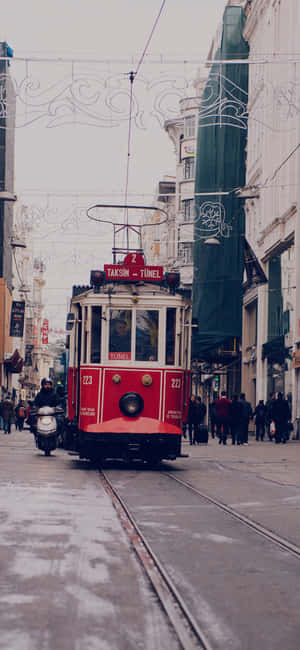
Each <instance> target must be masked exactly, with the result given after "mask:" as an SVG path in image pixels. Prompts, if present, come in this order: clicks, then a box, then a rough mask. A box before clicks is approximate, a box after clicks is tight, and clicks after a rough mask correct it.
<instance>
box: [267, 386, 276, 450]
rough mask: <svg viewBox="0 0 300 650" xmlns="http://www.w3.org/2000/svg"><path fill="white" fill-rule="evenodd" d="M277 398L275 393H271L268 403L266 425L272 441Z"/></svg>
mask: <svg viewBox="0 0 300 650" xmlns="http://www.w3.org/2000/svg"><path fill="white" fill-rule="evenodd" d="M275 400H276V395H275V393H270V397H269V399H268V401H267V403H266V427H267V433H268V438H269V440H270V441H271V442H273V436H272V435H271V422H273V406H274V404H275Z"/></svg>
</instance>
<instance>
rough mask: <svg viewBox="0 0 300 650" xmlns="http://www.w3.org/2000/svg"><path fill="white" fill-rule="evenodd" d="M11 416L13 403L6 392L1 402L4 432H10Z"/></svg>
mask: <svg viewBox="0 0 300 650" xmlns="http://www.w3.org/2000/svg"><path fill="white" fill-rule="evenodd" d="M13 416H14V405H13V402H12V400H11V399H10V393H7V395H6V397H5V398H4V400H3V402H2V418H3V428H4V433H10V432H11V425H12V422H13Z"/></svg>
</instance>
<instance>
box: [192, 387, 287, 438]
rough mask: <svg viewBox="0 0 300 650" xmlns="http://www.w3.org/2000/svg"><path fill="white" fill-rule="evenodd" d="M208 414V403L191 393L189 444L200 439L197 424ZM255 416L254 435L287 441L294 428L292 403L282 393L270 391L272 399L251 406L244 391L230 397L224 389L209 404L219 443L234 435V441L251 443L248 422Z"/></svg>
mask: <svg viewBox="0 0 300 650" xmlns="http://www.w3.org/2000/svg"><path fill="white" fill-rule="evenodd" d="M205 414H206V407H205V404H203V402H202V401H201V398H199V397H195V396H194V395H192V396H191V398H190V402H189V409H188V430H189V440H190V444H194V443H195V440H196V439H197V432H198V428H199V426H200V425H201V423H203V421H204V417H205ZM250 420H254V424H255V437H256V440H257V441H263V440H264V439H265V436H266V435H267V437H268V439H269V440H272V441H273V440H274V441H275V443H276V444H279V443H283V444H285V443H286V442H287V440H288V439H289V437H290V432H291V431H292V429H293V424H292V422H291V411H290V407H289V403H288V401H287V400H286V399H284V396H283V395H282V393H278V394H277V397H276V394H275V393H272V394H271V395H270V398H269V400H268V401H267V402H266V404H265V403H264V400H259V402H258V404H257V406H256V407H255V409H254V410H252V406H251V404H250V402H248V401H247V400H246V396H245V394H244V393H241V394H240V395H237V394H235V395H233V396H232V399H229V398H228V397H227V394H226V392H225V391H222V393H221V396H217V397H216V398H215V399H214V400H213V402H211V404H210V405H209V425H210V432H211V436H212V438H215V437H217V438H218V440H219V444H220V445H221V444H223V445H226V444H227V439H228V438H229V436H231V442H232V444H233V445H235V444H237V445H248V434H249V423H250Z"/></svg>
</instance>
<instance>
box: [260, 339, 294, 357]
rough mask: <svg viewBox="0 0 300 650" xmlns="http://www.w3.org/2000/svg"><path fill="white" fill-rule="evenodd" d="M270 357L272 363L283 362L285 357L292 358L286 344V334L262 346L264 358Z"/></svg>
mask: <svg viewBox="0 0 300 650" xmlns="http://www.w3.org/2000/svg"><path fill="white" fill-rule="evenodd" d="M266 358H267V359H268V361H269V362H270V363H279V364H283V363H284V362H285V359H291V354H290V351H289V348H286V347H285V345H284V336H277V337H276V338H274V339H271V340H270V341H267V343H264V344H263V346H262V360H263V361H264V359H266Z"/></svg>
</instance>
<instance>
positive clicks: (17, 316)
mask: <svg viewBox="0 0 300 650" xmlns="http://www.w3.org/2000/svg"><path fill="white" fill-rule="evenodd" d="M24 314H25V301H24V300H13V302H12V306H11V314H10V330H9V336H18V337H20V338H22V336H23V331H24Z"/></svg>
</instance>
